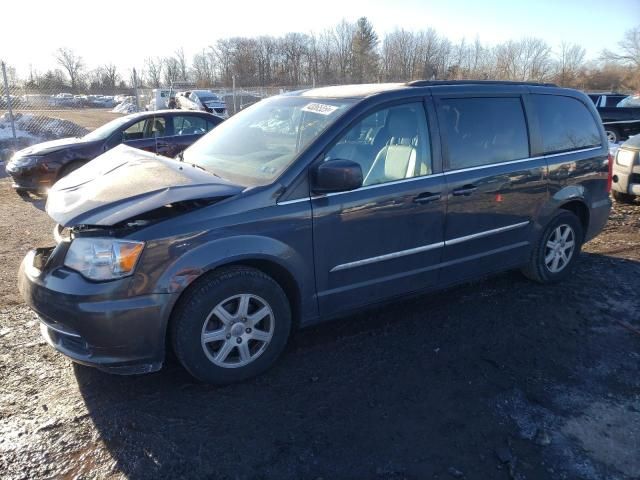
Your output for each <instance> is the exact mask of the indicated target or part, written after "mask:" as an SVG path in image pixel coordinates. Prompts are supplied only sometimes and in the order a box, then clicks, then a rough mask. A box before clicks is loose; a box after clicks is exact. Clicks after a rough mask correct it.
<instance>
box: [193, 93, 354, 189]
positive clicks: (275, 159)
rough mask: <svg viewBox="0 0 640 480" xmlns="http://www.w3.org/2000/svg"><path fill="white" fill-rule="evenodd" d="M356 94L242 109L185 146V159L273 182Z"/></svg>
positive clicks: (248, 180) (240, 179)
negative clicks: (199, 138)
mask: <svg viewBox="0 0 640 480" xmlns="http://www.w3.org/2000/svg"><path fill="white" fill-rule="evenodd" d="M353 103H354V100H352V99H339V100H334V99H325V98H323V99H312V98H308V97H286V96H279V97H273V98H269V99H266V100H263V101H261V102H258V103H256V104H255V105H253V106H251V107H249V108H247V109H246V110H242V111H241V112H240V113H238V114H236V115H234V116H233V117H231V118H230V119H229V120H226V121H225V122H222V123H221V124H220V125H219V126H217V127H216V128H215V129H214V130H213V131H211V132H210V133H209V134H207V135H206V136H205V137H203V138H202V139H201V140H200V141H198V142H196V143H194V144H193V145H192V146H191V147H189V148H187V149H186V150H185V151H184V157H183V158H184V161H185V162H189V163H193V164H196V165H198V166H201V167H203V168H205V169H206V170H208V171H210V172H212V173H214V174H216V175H218V176H220V177H222V178H225V179H227V180H230V181H231V182H234V183H237V184H239V185H245V186H257V185H266V184H269V183H271V182H273V181H274V180H275V179H276V178H277V177H278V176H279V175H280V174H281V173H282V172H283V171H284V170H285V169H286V168H287V167H288V166H289V165H291V163H292V162H293V161H294V160H295V158H296V157H297V156H298V154H299V153H300V152H301V151H302V150H304V149H305V148H306V147H307V146H308V145H309V144H310V143H311V142H312V141H313V140H314V139H315V138H317V137H318V135H319V134H320V133H321V132H322V131H324V130H325V129H326V128H327V127H328V126H329V125H330V124H332V123H333V122H335V121H336V119H337V118H339V117H340V116H341V115H343V114H344V112H346V111H347V109H348V108H349V107H350V106H351V105H353Z"/></svg>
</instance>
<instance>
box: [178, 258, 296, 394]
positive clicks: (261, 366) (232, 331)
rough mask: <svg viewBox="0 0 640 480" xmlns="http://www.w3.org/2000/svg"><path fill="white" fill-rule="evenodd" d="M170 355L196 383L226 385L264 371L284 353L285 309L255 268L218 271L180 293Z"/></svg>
mask: <svg viewBox="0 0 640 480" xmlns="http://www.w3.org/2000/svg"><path fill="white" fill-rule="evenodd" d="M170 328H171V340H172V343H173V349H174V351H175V353H176V357H178V360H179V361H180V363H182V365H183V366H184V368H185V369H186V370H187V371H188V372H189V373H191V375H193V376H194V377H196V378H197V379H198V380H200V381H203V382H207V383H215V384H227V383H233V382H238V381H241V380H245V379H247V378H250V377H253V376H255V375H258V374H260V373H262V372H263V371H265V370H266V369H267V368H269V367H270V366H271V365H272V364H273V363H274V362H275V361H276V359H277V358H278V356H279V355H280V353H281V352H282V350H283V349H284V347H285V345H286V343H287V339H288V338H289V331H290V330H291V307H290V304H289V299H288V297H287V295H286V294H285V292H284V291H283V289H282V287H280V285H279V284H278V283H277V282H276V281H275V280H274V279H273V278H271V277H270V276H268V275H266V274H265V273H264V272H261V271H260V270H256V269H254V268H250V267H245V266H232V267H223V268H220V269H219V270H215V271H213V272H211V273H209V274H206V275H204V276H203V277H201V278H199V279H198V280H196V281H195V282H194V284H193V285H191V286H190V287H189V288H188V289H187V291H185V292H184V294H183V295H182V297H181V298H180V300H179V302H178V305H176V308H175V310H174V312H173V314H172V316H171V323H170Z"/></svg>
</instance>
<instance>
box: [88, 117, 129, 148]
mask: <svg viewBox="0 0 640 480" xmlns="http://www.w3.org/2000/svg"><path fill="white" fill-rule="evenodd" d="M130 120H131V118H130V117H122V118H116V119H115V120H111V121H110V122H109V123H105V124H104V125H102V126H101V127H98V128H96V129H95V130H94V131H92V132H89V133H87V134H86V135H85V136H84V137H82V138H83V139H84V140H87V141H90V142H91V141H94V140H106V139H107V138H109V136H110V135H111V134H112V133H113V132H115V131H116V130H117V129H118V128H120V127H122V126H123V125H124V124H126V123H128V122H129V121H130Z"/></svg>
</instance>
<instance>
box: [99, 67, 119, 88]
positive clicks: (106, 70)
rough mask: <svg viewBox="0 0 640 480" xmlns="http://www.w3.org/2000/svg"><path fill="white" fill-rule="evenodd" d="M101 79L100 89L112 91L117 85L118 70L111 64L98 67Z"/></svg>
mask: <svg viewBox="0 0 640 480" xmlns="http://www.w3.org/2000/svg"><path fill="white" fill-rule="evenodd" d="M100 72H101V77H102V79H101V80H102V81H101V83H102V87H103V88H109V89H114V88H116V85H117V84H118V81H119V79H120V75H119V74H118V68H117V67H116V66H115V65H114V64H113V63H108V64H105V65H103V66H102V67H100Z"/></svg>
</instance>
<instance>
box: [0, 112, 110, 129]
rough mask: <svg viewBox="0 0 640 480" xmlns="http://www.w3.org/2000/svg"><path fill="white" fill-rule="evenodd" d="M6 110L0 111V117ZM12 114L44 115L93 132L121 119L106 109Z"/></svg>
mask: <svg viewBox="0 0 640 480" xmlns="http://www.w3.org/2000/svg"><path fill="white" fill-rule="evenodd" d="M5 112H6V110H2V109H0V116H2V114H4V113H5ZM13 113H33V114H37V115H45V116H47V117H52V118H62V119H63V120H69V121H71V122H74V123H76V124H78V125H80V126H81V127H84V128H87V129H89V130H94V129H96V128H98V127H100V126H102V125H104V124H105V123H107V122H110V121H111V120H113V119H114V118H118V117H122V114H121V113H112V112H111V110H110V109H108V108H82V109H80V108H79V109H58V110H48V109H47V110H23V109H18V110H14V112H13Z"/></svg>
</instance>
